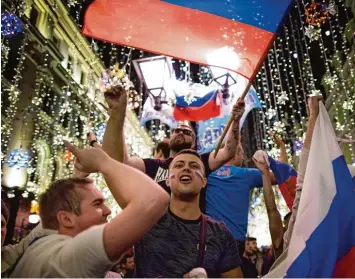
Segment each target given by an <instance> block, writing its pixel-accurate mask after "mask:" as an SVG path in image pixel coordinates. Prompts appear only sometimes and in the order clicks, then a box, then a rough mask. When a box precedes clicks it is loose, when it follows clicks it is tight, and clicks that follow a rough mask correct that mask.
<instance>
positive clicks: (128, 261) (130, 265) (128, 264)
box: [122, 256, 136, 271]
mask: <svg viewBox="0 0 355 279" xmlns="http://www.w3.org/2000/svg"><path fill="white" fill-rule="evenodd" d="M135 266H136V265H135V263H134V257H133V256H132V257H130V258H127V259H126V263H125V264H123V265H122V267H123V268H124V269H125V270H127V271H128V270H134V268H135Z"/></svg>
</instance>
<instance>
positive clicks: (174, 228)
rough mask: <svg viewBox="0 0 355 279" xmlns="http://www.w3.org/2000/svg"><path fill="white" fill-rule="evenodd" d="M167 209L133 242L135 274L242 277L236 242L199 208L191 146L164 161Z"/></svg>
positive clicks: (197, 167) (200, 173)
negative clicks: (167, 173) (156, 221)
mask: <svg viewBox="0 0 355 279" xmlns="http://www.w3.org/2000/svg"><path fill="white" fill-rule="evenodd" d="M166 183H167V185H168V186H169V187H170V188H171V198H170V206H169V210H168V212H167V213H166V214H165V215H164V216H163V217H162V218H161V219H160V220H159V221H158V223H157V224H156V225H155V226H154V227H153V228H152V229H151V230H149V231H148V232H147V233H145V235H144V237H143V238H142V239H141V240H140V241H139V242H138V243H137V244H136V245H135V246H134V248H135V263H136V277H143V278H158V277H163V278H182V277H185V278H189V277H191V276H200V275H196V274H203V273H204V272H202V270H201V268H202V269H204V270H205V271H206V273H207V275H208V277H228V278H236V277H242V276H243V275H242V273H241V269H240V258H239V255H238V249H237V244H236V242H235V240H234V238H233V236H232V234H231V232H230V231H229V230H228V229H227V227H226V226H225V225H224V224H223V223H222V222H217V221H215V220H214V219H212V218H211V217H209V216H206V215H204V214H202V213H201V210H200V207H199V195H200V192H201V189H202V188H204V187H205V186H206V178H205V169H204V165H203V163H202V160H201V157H200V155H199V154H198V153H197V152H196V151H195V150H182V151H181V152H180V153H178V154H177V155H176V156H175V158H174V159H173V161H172V162H171V164H170V169H169V175H168V178H167V180H166Z"/></svg>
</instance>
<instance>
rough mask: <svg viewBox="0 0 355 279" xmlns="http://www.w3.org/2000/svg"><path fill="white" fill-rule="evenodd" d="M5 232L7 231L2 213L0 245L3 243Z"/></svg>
mask: <svg viewBox="0 0 355 279" xmlns="http://www.w3.org/2000/svg"><path fill="white" fill-rule="evenodd" d="M6 233H7V222H6V219H5V217H4V215H2V214H1V247H2V246H3V245H4V241H5V238H6Z"/></svg>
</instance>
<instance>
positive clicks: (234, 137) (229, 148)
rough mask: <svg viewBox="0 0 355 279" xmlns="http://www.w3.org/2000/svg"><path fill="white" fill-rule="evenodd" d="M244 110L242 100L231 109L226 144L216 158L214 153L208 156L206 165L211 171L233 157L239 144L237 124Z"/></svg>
mask: <svg viewBox="0 0 355 279" xmlns="http://www.w3.org/2000/svg"><path fill="white" fill-rule="evenodd" d="M244 109H245V103H244V100H238V102H237V103H236V104H235V105H234V107H233V112H232V114H233V116H234V121H233V123H232V125H231V127H230V129H229V131H228V134H227V141H226V144H225V145H224V147H223V148H221V149H220V150H219V151H218V154H217V156H216V158H215V151H212V152H211V154H210V156H209V159H208V163H209V166H210V169H211V170H212V171H214V170H216V169H218V168H220V167H221V166H223V165H224V164H225V163H227V162H228V161H229V160H231V159H232V158H233V157H234V156H235V153H236V151H237V147H238V145H239V144H240V126H239V122H240V119H241V117H242V115H243V113H244Z"/></svg>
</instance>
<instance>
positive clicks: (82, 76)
mask: <svg viewBox="0 0 355 279" xmlns="http://www.w3.org/2000/svg"><path fill="white" fill-rule="evenodd" d="M80 84H81V85H85V84H86V73H85V72H81V76H80Z"/></svg>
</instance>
